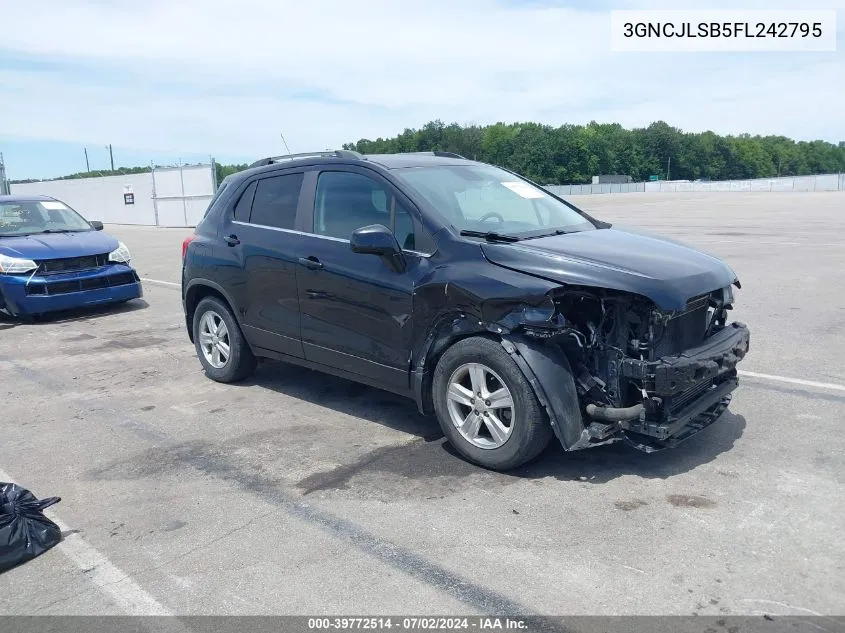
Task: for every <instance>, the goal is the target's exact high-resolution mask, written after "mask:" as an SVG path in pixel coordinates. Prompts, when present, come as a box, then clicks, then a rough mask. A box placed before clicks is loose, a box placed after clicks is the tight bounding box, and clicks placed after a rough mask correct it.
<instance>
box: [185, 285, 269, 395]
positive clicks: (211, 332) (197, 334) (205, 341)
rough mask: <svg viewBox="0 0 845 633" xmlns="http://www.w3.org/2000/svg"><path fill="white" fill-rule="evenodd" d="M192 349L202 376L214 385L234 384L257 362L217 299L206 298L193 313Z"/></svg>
mask: <svg viewBox="0 0 845 633" xmlns="http://www.w3.org/2000/svg"><path fill="white" fill-rule="evenodd" d="M193 330H194V346H195V347H196V350H197V356H198V357H199V359H200V363H201V364H202V367H203V369H204V370H205V373H206V375H207V376H208V377H209V378H211V379H212V380H215V381H217V382H223V383H231V382H238V381H240V380H243V379H244V378H246V377H248V376H249V375H250V374H252V372H253V371H255V367H256V365H257V361H256V358H255V356H254V355H253V353H252V350H251V349H250V348H249V344H248V343H247V342H246V339H245V338H244V335H243V332H241V328H240V326H239V325H238V322H237V321H236V320H235V317H234V315H233V314H232V311H231V310H230V309H229V306H227V305H226V304H225V303H224V302H223V301H221V300H220V299H218V298H217V297H206V298H205V299H203V300H202V301H200V302H199V305H198V306H197V309H196V310H195V311H194V323H193Z"/></svg>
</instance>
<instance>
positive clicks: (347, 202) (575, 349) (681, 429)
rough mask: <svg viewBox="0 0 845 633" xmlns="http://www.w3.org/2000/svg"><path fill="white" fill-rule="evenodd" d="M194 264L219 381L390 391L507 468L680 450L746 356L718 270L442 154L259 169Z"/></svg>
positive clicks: (512, 177) (203, 341) (193, 298)
mask: <svg viewBox="0 0 845 633" xmlns="http://www.w3.org/2000/svg"><path fill="white" fill-rule="evenodd" d="M182 258H183V269H182V299H183V305H184V310H185V319H186V325H187V328H188V334H189V336H190V338H191V340H192V342H193V343H194V344H195V346H196V350H197V355H198V357H199V360H200V362H201V363H202V366H203V368H204V370H205V372H206V374H207V375H208V376H209V377H210V378H212V379H214V380H217V381H220V382H233V381H237V380H241V379H243V378H245V377H246V376H248V375H249V374H250V373H251V372H252V371H253V369H254V368H255V366H256V362H257V359H258V358H273V359H280V360H283V361H286V362H290V363H295V364H297V365H302V366H305V367H309V368H312V369H316V370H319V371H322V372H326V373H329V374H334V375H336V376H341V377H344V378H348V379H351V380H355V381H358V382H361V383H365V384H368V385H372V386H375V387H378V388H381V389H385V390H389V391H392V392H395V393H398V394H401V395H404V396H407V397H409V398H411V399H413V400H414V401H416V404H417V407H418V408H419V410H420V411H422V412H423V413H435V414H436V415H437V418H438V419H439V421H440V425H441V427H442V429H443V432H444V433H445V434H446V437H447V438H448V440H449V441H450V442H451V443H452V444H453V446H454V447H455V448H456V449H457V450H458V451H460V453H461V454H462V455H464V456H465V457H466V458H467V459H469V460H470V461H473V462H475V463H477V464H480V465H482V466H484V467H487V468H493V469H502V470H504V469H509V468H513V467H515V466H518V465H520V464H523V463H525V462H527V461H529V460H531V459H533V458H534V457H535V456H537V455H538V454H539V453H540V451H542V450H543V448H544V447H545V446H546V445H547V444H548V442H549V441H550V439H551V438H552V436H553V435H554V436H557V439H558V441H559V442H560V443H561V445H562V446H563V448H564V449H565V450H577V449H583V448H587V447H591V446H597V445H600V444H607V443H610V442H615V441H619V440H622V441H626V442H628V443H629V444H631V445H632V446H634V447H636V448H638V449H640V450H644V451H649V452H650V451H654V450H659V449H661V448H665V447H668V446H672V445H674V444H675V443H677V442H678V441H680V440H683V439H686V438H687V437H689V436H691V435H693V434H695V433H696V432H698V431H700V430H701V429H703V428H704V427H706V426H708V425H709V424H711V423H712V422H713V421H715V420H716V419H717V418H718V417H719V416H720V415H721V414H722V412H723V411H724V410H725V409H726V407H727V406H728V403H729V401H730V398H731V392H732V391H733V390H734V389H735V388H736V386H737V371H736V365H737V363H738V362H739V361H740V360H741V359H742V358H743V356H744V355H745V354H746V352H747V351H748V342H749V333H748V330H747V328H746V326H745V325H743V324H742V323H738V322H733V323H728V320H727V316H728V310H730V309H731V308H732V304H733V301H734V293H733V287H734V286H735V287H737V288H739V282H738V280H737V277H736V275H735V274H734V272H733V271H732V270H731V269H730V268H729V267H728V266H726V265H725V264H724V263H723V262H721V261H720V260H718V259H716V258H714V257H712V256H710V255H707V254H704V253H702V252H700V251H697V250H694V249H692V248H689V247H686V246H683V245H680V244H678V243H676V242H672V241H667V240H664V239H661V238H658V237H655V236H649V235H645V234H642V233H638V232H632V231H623V230H620V229H617V228H612V227H611V225H610V224H608V223H606V222H601V221H599V220H596V219H594V218H592V217H590V216H589V215H587V214H586V213H584V212H583V211H581V210H580V209H578V208H576V207H575V206H573V205H572V204H571V203H569V202H567V201H565V200H563V199H561V198H559V197H557V196H555V195H553V194H551V193H549V192H548V191H547V190H545V189H543V188H542V187H539V186H538V185H536V184H534V183H532V182H530V181H529V180H527V179H525V178H523V177H521V176H519V175H518V174H515V173H513V172H511V171H508V170H506V169H502V168H500V167H494V166H491V165H487V164H484V163H479V162H475V161H472V160H467V159H465V158H463V157H461V156H458V155H456V154H452V153H447V152H422V153H406V154H387V155H362V154H359V153H357V152H352V151H345V150H343V151H334V152H318V153H314V154H306V155H303V154H297V155H288V156H282V157H275V158H267V159H263V160H260V161H258V162H256V163H254V164H253V165H251V166H250V168H249V169H247V170H245V171H242V172H240V173H237V174H234V175H231V176H229V177H227V178H226V179H225V180H224V181H223V182H222V183H221V186H220V188H219V190H218V192H217V194H216V196H215V198H214V199H213V200H212V202H211V204H210V205H209V208H208V211H207V212H206V215H205V217H204V218H203V220H202V221H201V222H200V223H199V225H198V226H197V227H196V231H195V234H194V235H192V236H191V237H189V238H188V239H186V240H185V243H184V244H183V247H182Z"/></svg>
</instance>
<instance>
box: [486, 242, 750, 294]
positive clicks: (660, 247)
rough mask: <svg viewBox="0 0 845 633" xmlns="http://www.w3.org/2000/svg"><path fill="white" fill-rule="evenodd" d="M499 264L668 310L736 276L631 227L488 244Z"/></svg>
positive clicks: (711, 261)
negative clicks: (623, 294) (624, 294)
mask: <svg viewBox="0 0 845 633" xmlns="http://www.w3.org/2000/svg"><path fill="white" fill-rule="evenodd" d="M481 248H482V250H483V252H484V255H485V257H487V259H488V260H490V261H491V262H493V263H494V264H498V265H500V266H504V267H506V268H511V269H513V270H518V271H521V272H525V273H528V274H531V275H537V276H539V277H544V278H546V279H552V280H554V281H559V282H561V283H563V284H570V285H581V286H592V287H600V288H608V289H613V290H621V291H625V292H632V293H636V294H639V295H643V296H645V297H648V298H649V299H651V300H652V301H654V302H655V303H656V304H657V305H658V306H659V307H660V308H663V309H665V310H679V309H682V308H683V307H684V306H685V305H686V302H687V300H688V299H690V298H691V297H694V296H696V295H700V294H703V293H705V292H711V291H713V290H717V289H719V288H724V287H725V286H729V285H730V284H731V283H733V282H734V281H736V274H735V273H734V271H733V270H731V268H730V267H729V266H728V265H727V264H725V263H724V262H723V261H722V260H720V259H718V258H716V257H713V256H712V255H708V254H707V253H703V252H702V251H699V250H696V249H694V248H692V247H689V246H685V245H683V244H680V243H678V242H675V241H672V240H668V239H665V238H662V237H658V236H656V235H650V234H647V233H642V232H639V231H634V230H631V229H618V228H611V229H597V230H594V231H582V232H580V233H569V234H567V235H556V236H552V237H541V238H536V239H528V240H525V241H524V242H514V243H512V244H492V243H488V244H482V246H481Z"/></svg>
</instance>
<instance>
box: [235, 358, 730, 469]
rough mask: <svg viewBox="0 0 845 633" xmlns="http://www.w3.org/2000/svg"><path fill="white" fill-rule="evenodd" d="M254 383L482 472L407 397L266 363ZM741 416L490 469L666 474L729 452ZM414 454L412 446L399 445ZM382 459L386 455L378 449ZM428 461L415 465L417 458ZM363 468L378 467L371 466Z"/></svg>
mask: <svg viewBox="0 0 845 633" xmlns="http://www.w3.org/2000/svg"><path fill="white" fill-rule="evenodd" d="M237 384H239V385H244V386H259V387H263V388H265V389H270V390H272V391H275V392H277V393H281V394H284V395H286V396H290V397H292V398H297V399H299V400H304V401H306V402H310V403H312V404H316V405H319V406H321V407H327V408H329V409H332V410H334V411H337V412H340V413H344V414H347V415H353V416H356V417H358V418H360V419H362V420H364V421H366V422H375V423H377V424H381V425H383V426H386V427H389V428H392V429H395V430H397V431H402V432H404V433H408V434H411V435H415V436H417V437H419V438H421V439H422V440H424V442H425V444H426V446H427V448H426V449H425V451H424V454H415V455H414V456H411V455H407V456H406V457H407V458H409V463H410V462H413V463H415V464H416V465H415V468H418V469H419V468H421V469H425V470H428V469H430V470H432V471H436V472H440V473H448V472H450V471H454V474H459V475H461V476H466V475H468V474H472V473H473V472H475V473H477V474H483V473H485V472H489V471H486V470H485V469H483V468H481V467H478V466H475V465H473V464H470V463H468V462H467V461H466V460H464V459H463V457H461V456H460V455H459V454H458V452H457V451H456V450H455V449H454V448H453V447H452V446H451V444H450V443H449V442H447V441H446V439H445V438H444V436H443V432H442V431H441V430H440V425H439V424H438V422H437V419H436V418H435V417H434V416H423V415H421V414H420V413H419V412H418V411H417V408H416V405H415V404H414V402H413V401H411V400H409V399H407V398H403V397H401V396H397V395H393V394H391V393H388V392H385V391H381V390H379V389H375V388H373V387H368V386H366V385H361V384H359V383H355V382H352V381H349V380H345V379H343V378H337V377H334V376H330V375H327V374H323V373H321V372H318V371H314V370H309V369H305V368H302V367H298V366H294V365H290V364H287V363H281V362H276V361H268V362H266V363H262V364H261V365H260V366H259V368H258V370H257V371H256V372H255V373H254V374H253V376H252V377H251V378H250V379H248V380H246V381H243V382H241V383H237ZM745 426H746V422H745V418H744V417H743V416H741V415H735V414H733V413H731V412H730V411H727V412H725V413H724V414H723V415H722V417H721V418H720V419H719V420H717V421H716V422H715V423H714V424H713V425H712V426H710V427H708V428H707V429H705V430H704V431H702V432H701V433H699V434H698V435H695V436H693V437H691V438H690V439H688V440H687V441H685V442H683V443H681V444H679V445H678V446H677V447H675V448H673V449H667V450H664V451H660V452H656V453H643V452H641V451H638V450H636V449H634V448H632V447H630V446H628V445H627V444H625V443H624V442H618V443H616V444H610V445H605V446H597V447H595V448H591V449H586V450H581V451H573V452H571V453H567V452H566V451H564V450H563V449H562V447H561V446H560V443H559V442H558V441H557V438H552V441H551V442H550V443H549V446H548V447H547V448H546V450H545V451H544V452H543V453H542V454H541V455H540V456H539V457H538V458H536V459H535V460H534V461H532V462H531V463H529V464H527V465H525V466H522V467H520V468H516V469H514V470H510V471H507V472H505V473H492V472H491V473H490V474H491V475H493V474H495V475H496V476H498V477H502V476H505V477H510V478H514V479H519V478H522V479H544V478H549V477H552V478H555V479H558V480H561V481H583V482H589V483H594V484H601V483H607V482H609V481H611V480H614V479H616V478H618V477H622V476H624V475H633V476H636V477H642V478H646V479H666V478H669V477H672V476H674V475H678V474H681V473H685V472H689V471H691V470H693V469H695V468H697V467H698V466H701V465H703V464H706V463H708V462H711V461H713V460H714V459H716V458H717V457H718V456H719V455H721V454H722V453H725V452H727V451H729V450H730V449H731V448H732V447H733V446H734V444H735V443H736V441H737V440H738V439H739V438H740V437H742V434H743V432H744V430H745ZM399 450H403V451H404V450H411V451H415V452H417V453H418V452H419V449H418V448H413V447H411V448H409V449H407V448H404V447H403V448H401V449H399ZM385 458H386V459H391V458H390V457H388V456H387V454H385ZM422 459H424V460H435V461H434V463H429V464H427V465H423V464H421V463H420V460H422ZM369 467H371V468H376V469H377V468H378V467H379V465H378V464H377V463H370V464H369Z"/></svg>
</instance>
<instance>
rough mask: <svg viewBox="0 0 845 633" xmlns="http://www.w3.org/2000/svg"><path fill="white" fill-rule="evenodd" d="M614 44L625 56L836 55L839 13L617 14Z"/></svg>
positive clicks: (614, 14)
mask: <svg viewBox="0 0 845 633" xmlns="http://www.w3.org/2000/svg"><path fill="white" fill-rule="evenodd" d="M610 45H611V50H613V51H620V52H621V51H629V52H660V51H671V52H696V51H698V52H703V51H712V52H744V51H835V50H836V11H825V10H795V11H783V10H772V11H753V10H739V9H736V10H734V9H723V10H722V9H701V10H699V9H695V10H667V11H663V10H649V11H611V12H610Z"/></svg>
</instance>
